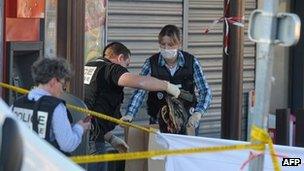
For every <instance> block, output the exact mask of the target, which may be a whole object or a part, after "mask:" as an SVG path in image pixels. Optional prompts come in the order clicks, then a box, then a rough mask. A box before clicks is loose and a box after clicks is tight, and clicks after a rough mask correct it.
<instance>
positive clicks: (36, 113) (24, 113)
mask: <svg viewBox="0 0 304 171" xmlns="http://www.w3.org/2000/svg"><path fill="white" fill-rule="evenodd" d="M60 103H63V104H64V105H65V101H63V100H61V99H58V98H56V97H53V96H42V97H40V98H39V100H38V101H34V100H29V99H28V97H27V95H24V96H21V97H20V98H19V99H17V100H16V101H15V102H14V103H13V112H14V113H15V114H16V115H17V117H18V119H19V120H21V121H23V122H25V123H26V124H27V125H28V126H29V127H30V128H31V129H32V130H34V131H35V132H36V133H37V134H38V135H39V137H41V138H43V139H45V140H46V141H48V142H49V143H50V144H52V145H53V146H54V147H55V148H57V149H58V150H59V151H61V152H62V153H64V154H66V155H70V154H69V153H66V152H64V151H62V150H60V147H59V145H58V143H57V141H56V139H54V140H51V139H50V130H51V125H52V118H53V112H54V110H55V108H56V107H57V106H58V105H59V104H60ZM67 114H68V119H69V121H70V123H72V122H73V119H72V116H71V113H70V112H69V110H67Z"/></svg>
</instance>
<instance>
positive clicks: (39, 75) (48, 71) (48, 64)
mask: <svg viewBox="0 0 304 171" xmlns="http://www.w3.org/2000/svg"><path fill="white" fill-rule="evenodd" d="M31 71H32V78H33V80H34V83H35V84H46V83H48V82H49V81H50V80H51V79H52V78H58V79H65V80H66V81H68V80H69V79H70V78H71V74H72V72H71V67H70V65H69V63H68V62H67V61H66V60H65V59H63V58H40V59H38V60H37V61H35V62H34V64H33V65H32V68H31Z"/></svg>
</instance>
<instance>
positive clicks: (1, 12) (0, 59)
mask: <svg viewBox="0 0 304 171" xmlns="http://www.w3.org/2000/svg"><path fill="white" fill-rule="evenodd" d="M4 18H5V17H4V2H3V0H0V71H1V74H0V82H3V73H5V72H3V66H4V65H3V56H4V54H3V48H4V46H3V41H4V38H3V35H4V34H3V23H4ZM0 97H2V88H0Z"/></svg>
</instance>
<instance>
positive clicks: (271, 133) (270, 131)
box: [268, 128, 276, 144]
mask: <svg viewBox="0 0 304 171" xmlns="http://www.w3.org/2000/svg"><path fill="white" fill-rule="evenodd" d="M268 134H269V136H270V138H271V139H272V142H273V144H275V138H276V129H274V128H268Z"/></svg>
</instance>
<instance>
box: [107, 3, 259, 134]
mask: <svg viewBox="0 0 304 171" xmlns="http://www.w3.org/2000/svg"><path fill="white" fill-rule="evenodd" d="M184 3H185V4H188V8H186V9H185V12H187V14H184V15H185V17H186V18H184V21H183V17H184V16H183V4H184ZM223 3H224V1H223V0H189V1H188V2H184V1H183V0H109V3H108V32H107V41H108V42H112V41H120V42H122V43H124V44H125V45H126V46H127V47H128V48H130V50H131V52H132V58H131V61H132V62H131V66H130V68H129V70H130V71H131V72H133V73H139V72H140V69H141V68H140V67H141V65H142V64H143V62H144V61H145V60H146V58H148V57H150V56H151V55H152V54H153V53H155V52H157V51H158V49H159V47H158V43H157V35H158V33H159V31H160V29H161V28H162V26H164V25H166V24H174V25H177V26H178V27H179V28H181V29H182V30H183V29H185V30H183V32H184V33H186V34H185V35H184V38H187V39H186V40H185V41H184V47H183V48H184V49H187V51H189V52H191V53H192V54H194V55H195V56H196V57H198V58H200V60H201V63H202V66H203V70H204V73H205V75H206V77H207V81H208V83H209V84H210V86H211V88H212V92H213V101H212V104H211V107H210V109H209V110H208V115H207V116H205V117H204V119H202V124H201V128H200V135H201V136H209V137H219V136H220V115H221V81H222V40H223V25H222V24H218V25H216V27H215V30H213V31H212V32H210V33H209V34H207V35H204V36H203V35H202V31H203V28H204V27H205V26H207V25H209V24H210V23H212V22H213V20H215V19H218V18H220V17H221V16H222V15H223ZM255 7H256V3H255V0H246V16H245V17H246V19H248V15H249V14H250V12H251V11H252V10H253V9H255ZM246 23H247V21H246ZM182 27H185V28H182ZM245 29H246V30H247V24H246V28H245ZM245 39H246V43H245V53H244V54H245V57H244V74H243V75H244V92H246V91H248V90H250V89H253V87H254V69H255V45H254V44H253V43H250V42H249V40H248V38H247V36H245ZM132 92H133V90H131V89H128V88H127V89H125V100H124V105H123V108H122V114H124V113H125V108H126V105H127V103H128V102H129V98H130V95H131V93H132ZM145 108H146V104H145V103H143V105H142V107H141V109H140V111H139V113H138V114H137V117H136V122H137V123H147V122H148V116H147V115H146V109H145Z"/></svg>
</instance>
